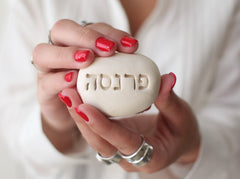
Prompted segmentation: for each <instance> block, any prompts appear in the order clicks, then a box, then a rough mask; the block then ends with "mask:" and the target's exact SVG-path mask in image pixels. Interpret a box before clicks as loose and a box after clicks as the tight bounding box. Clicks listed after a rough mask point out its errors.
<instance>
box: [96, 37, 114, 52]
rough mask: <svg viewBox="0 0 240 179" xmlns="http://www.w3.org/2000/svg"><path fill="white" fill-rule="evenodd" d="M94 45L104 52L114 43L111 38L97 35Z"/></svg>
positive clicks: (110, 48) (109, 49)
mask: <svg viewBox="0 0 240 179" xmlns="http://www.w3.org/2000/svg"><path fill="white" fill-rule="evenodd" d="M95 45H96V47H97V48H98V49H100V50H102V51H104V52H109V51H111V50H112V48H113V47H114V45H115V43H114V42H113V41H111V40H108V39H105V38H104V37H99V38H98V39H97V40H96V44H95Z"/></svg>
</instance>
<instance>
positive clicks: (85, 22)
mask: <svg viewBox="0 0 240 179" xmlns="http://www.w3.org/2000/svg"><path fill="white" fill-rule="evenodd" d="M90 24H93V23H92V22H87V21H81V23H80V25H81V26H83V27H85V26H87V25H90Z"/></svg>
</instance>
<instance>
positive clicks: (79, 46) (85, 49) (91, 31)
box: [33, 20, 138, 153]
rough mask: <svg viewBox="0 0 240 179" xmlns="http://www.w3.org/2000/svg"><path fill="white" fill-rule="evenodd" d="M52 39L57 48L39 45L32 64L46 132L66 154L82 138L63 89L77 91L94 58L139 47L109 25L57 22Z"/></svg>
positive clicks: (131, 39)
mask: <svg viewBox="0 0 240 179" xmlns="http://www.w3.org/2000/svg"><path fill="white" fill-rule="evenodd" d="M50 38H51V41H52V42H53V44H54V45H51V44H39V45H37V46H36V47H35V49H34V51H33V63H34V66H35V67H36V69H37V70H38V91H37V96H38V100H39V104H40V108H41V116H42V126H43V131H44V132H45V134H46V136H47V137H48V138H49V140H50V141H51V142H52V144H53V145H54V146H55V147H56V148H57V149H58V150H59V151H60V152H63V153H64V152H68V151H69V150H71V149H72V147H73V145H74V143H75V141H76V139H78V137H79V136H80V132H79V131H78V130H77V128H76V125H75V122H74V121H73V120H72V118H71V116H70V114H69V111H68V109H70V111H71V109H73V110H74V107H75V104H73V103H72V101H71V100H70V99H69V98H68V97H67V96H65V95H64V92H66V90H64V89H67V90H70V91H71V90H76V82H77V75H78V70H79V69H81V68H85V67H87V66H89V65H90V64H91V63H92V62H93V61H94V58H95V56H111V55H113V54H114V53H115V51H116V50H117V51H119V52H123V53H134V52H135V51H136V50H137V48H138V43H137V41H136V40H135V39H133V38H132V37H131V36H130V35H129V34H128V33H126V32H123V31H120V30H117V29H114V28H113V27H111V26H109V25H107V24H104V23H96V24H91V25H88V26H87V27H83V26H81V25H79V24H77V23H75V22H73V21H71V20H60V21H58V22H56V24H55V25H54V26H53V28H52V29H51V33H50ZM63 90H64V92H63V93H62V91H63ZM76 99H80V98H79V97H76ZM62 101H63V102H64V103H65V104H66V105H67V107H66V105H64V104H63V103H62ZM77 103H78V104H79V103H82V102H81V101H78V102H77ZM67 108H68V109H67Z"/></svg>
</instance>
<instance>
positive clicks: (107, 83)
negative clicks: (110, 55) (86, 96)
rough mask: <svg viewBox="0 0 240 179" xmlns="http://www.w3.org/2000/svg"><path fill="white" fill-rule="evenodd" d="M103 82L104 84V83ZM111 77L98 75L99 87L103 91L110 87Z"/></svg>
mask: <svg viewBox="0 0 240 179" xmlns="http://www.w3.org/2000/svg"><path fill="white" fill-rule="evenodd" d="M104 82H105V83H104ZM111 84H112V81H111V77H110V76H108V75H105V74H100V86H101V88H102V89H103V90H107V89H109V88H110V87H111Z"/></svg>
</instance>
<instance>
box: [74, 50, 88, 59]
mask: <svg viewBox="0 0 240 179" xmlns="http://www.w3.org/2000/svg"><path fill="white" fill-rule="evenodd" d="M89 53H90V51H89V50H78V51H76V53H75V54H74V60H75V61H77V62H85V61H87V58H88V54H89Z"/></svg>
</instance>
